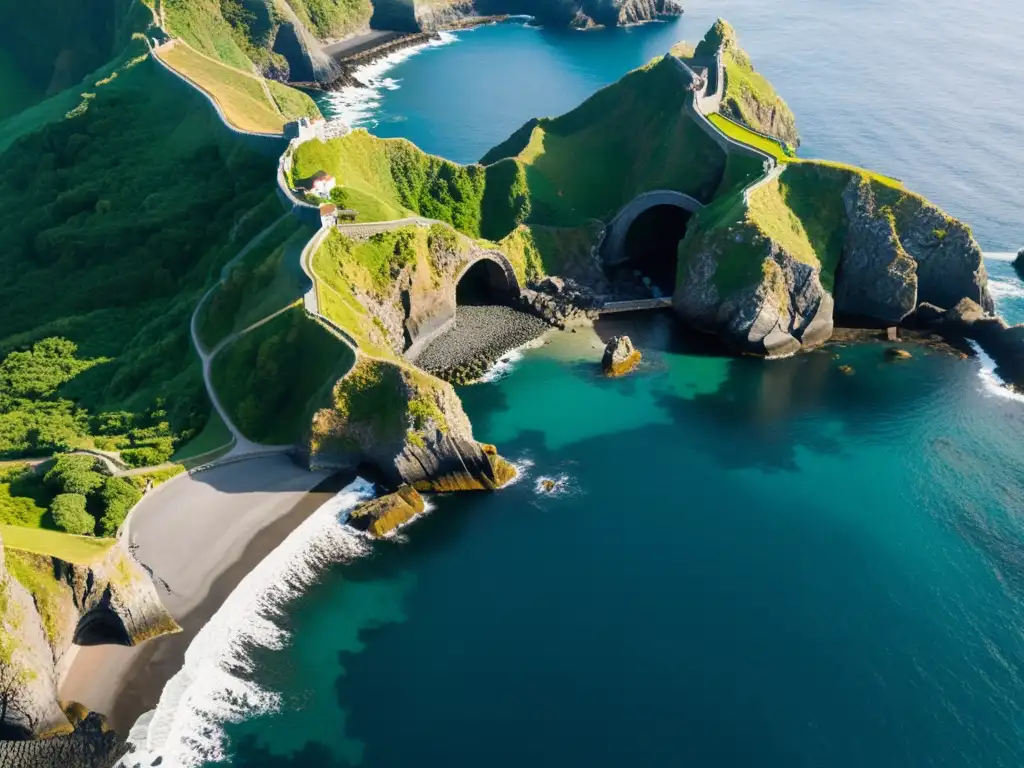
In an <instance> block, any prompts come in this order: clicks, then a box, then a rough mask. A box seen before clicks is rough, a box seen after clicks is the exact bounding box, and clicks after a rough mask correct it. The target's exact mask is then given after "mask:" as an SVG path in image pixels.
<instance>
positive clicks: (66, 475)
mask: <svg viewBox="0 0 1024 768" xmlns="http://www.w3.org/2000/svg"><path fill="white" fill-rule="evenodd" d="M96 467H97V462H96V459H95V458H93V457H92V456H82V455H64V456H58V457H57V460H56V461H55V462H54V464H53V467H51V468H50V470H49V471H48V472H47V473H46V476H45V478H44V480H45V481H46V484H47V485H48V486H49V487H50V488H52V489H53V490H54V492H55V493H58V494H62V493H71V494H81V495H82V496H88V495H89V494H90V493H92V492H93V491H95V490H96V489H97V488H99V487H100V486H101V485H103V480H104V475H102V474H100V473H99V472H98V471H97V469H96Z"/></svg>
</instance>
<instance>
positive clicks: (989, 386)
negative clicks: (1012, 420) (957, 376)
mask: <svg viewBox="0 0 1024 768" xmlns="http://www.w3.org/2000/svg"><path fill="white" fill-rule="evenodd" d="M968 343H969V344H970V345H971V347H973V348H974V351H975V353H977V355H978V362H979V363H980V367H979V369H978V377H979V378H980V379H981V383H982V387H983V388H984V390H985V391H986V392H988V393H989V394H992V395H996V396H998V397H1004V398H1006V399H1007V400H1016V401H1017V402H1018V403H1024V395H1021V394H1018V393H1016V392H1014V391H1013V390H1011V389H1009V388H1008V387H1007V386H1006V382H1005V381H1003V380H1002V379H1001V378H1000V377H999V375H998V374H997V373H996V361H995V360H993V359H992V358H991V357H989V355H988V353H987V352H986V351H985V350H984V349H982V348H981V345H980V344H978V343H977V342H974V341H970V340H968Z"/></svg>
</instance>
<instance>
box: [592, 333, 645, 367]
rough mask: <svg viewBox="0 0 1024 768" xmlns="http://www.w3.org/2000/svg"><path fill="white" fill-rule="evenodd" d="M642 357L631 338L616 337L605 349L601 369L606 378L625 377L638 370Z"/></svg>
mask: <svg viewBox="0 0 1024 768" xmlns="http://www.w3.org/2000/svg"><path fill="white" fill-rule="evenodd" d="M641 357H642V355H641V354H640V350H638V349H636V348H635V347H634V346H633V342H632V341H631V340H630V338H629V336H615V337H614V338H613V339H612V340H611V341H609V342H608V345H607V346H606V347H605V348H604V357H603V358H602V359H601V369H602V370H603V371H604V373H605V375H606V376H624V375H626V374H627V373H629V372H630V371H632V370H633V369H634V368H636V366H637V364H638V363H639V362H640V358H641Z"/></svg>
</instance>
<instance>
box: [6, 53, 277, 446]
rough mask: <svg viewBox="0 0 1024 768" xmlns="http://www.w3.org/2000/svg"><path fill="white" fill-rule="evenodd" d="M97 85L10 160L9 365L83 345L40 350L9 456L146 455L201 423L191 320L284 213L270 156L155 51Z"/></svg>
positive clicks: (19, 398) (15, 411) (202, 402)
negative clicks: (87, 448) (42, 376)
mask: <svg viewBox="0 0 1024 768" xmlns="http://www.w3.org/2000/svg"><path fill="white" fill-rule="evenodd" d="M94 93H95V96H94V97H93V98H91V99H87V100H84V101H82V104H81V107H80V109H79V111H78V114H77V115H76V116H73V117H70V118H66V119H63V120H61V121H59V122H57V123H54V124H51V125H48V126H47V127H45V128H43V129H42V130H40V131H38V132H36V133H33V134H30V135H28V136H26V137H23V138H22V139H20V140H18V141H17V142H15V143H14V144H13V145H12V146H11V147H10V148H9V149H7V150H6V151H5V152H4V153H3V155H2V157H0V161H2V163H3V167H4V169H5V173H4V174H3V175H2V176H0V232H2V233H3V240H4V244H5V248H4V249H2V250H0V271H2V273H3V274H4V275H5V278H6V279H5V280H4V281H3V282H2V284H0V361H4V362H3V363H0V367H2V366H3V365H4V364H9V363H10V361H11V359H12V358H11V356H10V355H11V353H14V352H17V351H19V350H28V349H30V348H31V346H32V345H33V344H34V343H35V342H37V341H39V340H41V339H46V338H52V337H61V338H64V339H67V340H69V341H70V342H72V343H73V345H77V348H75V347H74V346H71V347H69V348H67V350H66V351H62V352H61V353H60V354H59V355H56V356H53V355H51V356H50V357H48V358H45V359H43V358H41V359H40V360H41V362H40V363H39V365H38V366H37V368H39V370H40V371H44V372H45V371H51V370H52V371H53V375H50V380H52V381H53V385H52V386H48V387H46V388H39V387H34V386H27V387H22V388H20V389H17V390H7V391H5V393H4V396H3V397H0V456H19V455H47V454H48V453H49V452H52V451H53V450H59V449H66V448H69V447H76V446H79V445H92V444H102V445H103V446H105V447H106V448H108V449H123V450H129V449H134V448H143V447H147V446H149V447H155V448H156V449H157V450H156V451H155V453H154V452H152V451H150V452H148V453H140V454H139V456H138V460H139V461H141V462H142V463H147V462H148V460H149V459H156V460H157V461H162V460H164V459H165V458H166V457H167V456H168V455H170V452H171V451H172V450H173V449H174V447H176V446H178V445H181V444H183V443H184V442H186V441H187V440H188V439H189V438H190V437H191V436H193V435H195V434H197V433H198V432H199V431H201V430H202V427H203V425H204V423H205V421H206V419H207V415H208V410H209V407H208V403H207V400H206V395H205V392H204V389H203V385H202V378H201V375H200V370H199V363H198V360H197V359H196V357H195V355H194V353H193V351H192V349H191V344H190V340H189V337H188V320H189V317H190V315H191V312H192V309H193V308H194V306H195V304H196V302H197V301H198V299H199V297H200V296H201V295H202V292H203V290H204V287H205V286H206V285H208V284H209V282H210V280H211V279H212V278H213V276H215V275H217V274H218V272H219V269H220V265H221V264H223V263H224V262H225V261H227V260H228V259H229V258H230V257H231V256H232V255H234V254H235V253H236V252H237V251H238V250H239V249H240V248H241V247H242V246H244V244H245V243H246V242H247V241H248V239H249V238H251V237H252V235H254V234H255V233H256V232H258V231H260V230H261V229H263V228H264V227H265V226H266V225H267V224H269V223H270V222H271V221H273V220H274V219H276V218H277V217H278V216H279V215H280V213H281V209H280V206H279V203H278V202H277V200H276V197H275V196H274V194H273V190H272V189H271V188H270V187H269V186H268V184H267V183H266V179H268V178H272V177H273V167H274V158H273V157H267V156H264V155H262V154H258V153H255V152H254V151H252V150H250V149H248V148H247V147H246V145H245V144H244V143H242V142H241V141H240V140H238V139H235V138H233V136H232V134H230V133H229V132H227V131H225V130H224V129H223V126H222V125H221V124H220V122H219V121H218V120H217V118H216V116H215V115H214V113H213V112H212V111H211V110H210V108H209V104H207V103H206V102H205V100H204V99H203V97H202V96H201V95H200V94H198V93H195V92H191V91H186V90H183V89H182V87H181V84H180V83H178V82H176V81H174V80H173V79H172V78H170V77H169V76H168V75H167V73H165V72H162V71H159V70H158V69H157V66H156V65H155V64H154V63H153V62H151V61H142V62H141V63H140V64H138V65H136V66H134V67H132V68H130V69H127V70H123V71H121V72H120V73H119V76H118V77H116V78H115V79H113V80H111V81H110V82H108V83H106V84H104V85H102V86H101V87H98V88H96V90H95V91H94ZM172 103H173V104H174V105H175V109H173V110H169V109H168V108H167V105H168V104H172ZM62 349H64V348H62ZM19 365H21V364H20V363H19ZM33 375H35V374H33ZM48 375H49V374H48Z"/></svg>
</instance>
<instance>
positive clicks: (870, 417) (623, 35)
mask: <svg viewBox="0 0 1024 768" xmlns="http://www.w3.org/2000/svg"><path fill="white" fill-rule="evenodd" d="M892 6H893V4H890V3H883V2H881V1H880V0H855V1H854V2H847V3H841V2H838V0H831V1H830V2H824V3H817V4H815V5H814V6H813V8H812V7H811V6H810V5H809V4H807V3H798V2H793V1H792V0H788V1H787V2H784V3H776V4H765V3H763V2H754V0H737V1H735V2H728V1H727V2H723V3H720V4H718V5H715V6H709V7H707V8H704V7H700V6H694V7H689V8H688V14H687V16H686V17H684V18H683V19H682V20H680V21H679V22H675V23H672V24H658V25H650V26H647V27H643V28H637V29H630V30H619V31H613V32H607V33H599V34H569V33H555V32H550V31H545V30H535V29H526V28H523V27H521V26H516V25H504V26H497V27H487V28H482V29H478V30H474V31H471V32H460V33H458V35H457V37H458V38H459V40H458V42H454V43H451V44H447V45H443V46H439V47H435V48H432V49H430V50H427V51H424V52H421V53H417V54H415V55H412V56H411V57H408V58H407V59H406V60H405V61H404V63H401V64H399V65H398V66H396V67H395V68H393V69H392V70H390V71H389V72H383V73H380V74H379V75H378V77H379V78H390V80H389V82H388V83H387V87H384V88H382V89H381V90H380V92H379V98H378V103H377V104H376V105H375V106H373V109H372V111H373V114H371V115H367V116H366V117H365V118H364V119H366V120H367V122H368V124H369V125H371V127H372V128H373V130H374V131H375V132H377V133H379V134H381V135H391V136H393V135H402V136H407V137H408V138H410V139H412V140H413V141H416V142H417V143H418V144H420V145H421V146H422V147H423V148H424V149H426V150H428V151H431V152H436V153H440V154H443V155H446V156H448V157H451V158H453V159H456V160H460V161H471V160H474V159H476V158H478V157H479V156H480V155H481V154H483V152H484V151H486V149H488V148H489V147H490V146H491V145H493V144H494V143H496V142H498V141H500V140H501V139H503V138H504V137H505V136H507V135H508V133H510V132H511V131H512V130H514V129H515V128H517V127H518V126H519V125H520V124H521V123H522V122H523V121H524V120H525V119H526V118H528V117H530V116H532V115H535V114H555V113H558V112H562V111H564V110H566V109H568V108H571V107H572V106H573V105H574V104H575V103H577V102H578V101H580V100H581V98H583V97H585V96H586V95H588V94H589V93H590V92H592V91H593V90H594V89H595V88H596V87H599V86H600V85H602V84H605V83H608V82H611V81H613V80H615V79H616V78H618V77H619V76H620V75H621V74H622V73H623V72H624V71H626V70H627V69H629V68H631V67H633V66H637V65H639V64H641V63H643V62H644V61H646V60H648V59H649V58H650V57H652V56H654V55H656V54H658V53H661V52H663V51H664V50H665V49H666V48H667V47H668V45H669V44H670V43H671V42H673V41H675V40H676V39H678V38H684V37H688V38H690V39H695V38H696V37H697V36H699V35H700V34H702V33H703V31H704V29H706V27H707V26H708V25H709V24H710V22H711V21H712V20H713V18H714V16H715V15H716V14H721V15H723V16H726V17H728V18H729V19H730V20H731V21H733V22H734V23H735V24H736V25H737V27H738V28H739V30H740V33H741V35H742V39H743V42H744V44H745V45H746V46H747V48H748V49H749V50H750V51H751V53H752V54H753V56H754V59H755V62H756V64H757V66H758V67H759V68H760V69H761V70H762V71H764V72H765V73H766V74H768V75H769V77H771V79H772V80H773V81H774V82H775V84H776V86H777V87H778V88H779V90H780V92H781V93H782V94H783V95H784V96H785V97H786V98H787V100H788V101H789V103H790V104H791V105H792V106H793V108H794V110H795V112H796V114H797V118H798V123H799V125H800V127H801V130H802V132H803V135H804V150H803V151H804V153H805V154H807V155H821V156H829V157H835V158H839V159H843V160H848V161H852V162H857V163H861V164H866V165H869V166H872V167H875V168H878V169H879V170H882V171H884V172H887V173H891V174H893V175H896V176H899V177H901V178H903V179H904V180H905V181H906V182H907V183H908V184H909V185H910V186H911V187H913V188H914V189H917V190H918V191H920V192H922V193H924V194H927V195H929V196H930V197H932V198H933V199H935V200H936V202H938V203H940V204H941V205H943V206H945V207H947V208H948V209H949V210H950V212H951V213H953V214H955V215H958V216H961V217H963V218H965V219H966V220H967V221H968V222H969V223H970V224H971V225H972V226H973V227H974V230H975V233H976V235H977V236H978V238H979V241H980V242H981V243H982V244H983V246H984V247H985V248H986V249H987V250H991V251H1001V252H1008V251H1011V250H1015V249H1016V248H1017V247H1019V246H1020V245H1024V242H1022V241H1024V233H1021V232H1020V231H1019V229H1020V224H1021V217H1020V213H1019V212H1020V210H1022V209H1024V189H1022V187H1021V185H1020V184H1019V183H1017V177H1018V175H1019V173H1020V171H1021V169H1022V167H1024V136H1022V130H1024V129H1022V128H1021V127H1020V125H1019V124H1018V123H1019V121H1018V120H1016V119H1014V118H1013V116H1014V115H1016V114H1019V105H1020V104H1021V103H1024V94H1022V91H1021V88H1022V86H1021V80H1020V78H1019V74H1020V72H1019V67H1020V65H1019V57H1018V56H1017V55H1016V48H1017V44H1016V42H1015V41H1016V40H1017V39H1018V38H1019V36H1020V32H1021V31H1022V29H1021V14H1022V11H1021V9H1020V8H1019V7H1018V4H1017V3H1011V2H1008V0H998V1H997V2H990V3H986V4H985V8H984V9H981V10H979V9H977V8H968V7H964V6H962V5H957V4H953V3H952V2H951V0H939V1H938V2H930V3H926V2H923V1H922V0H908V2H903V3H900V4H898V7H892ZM538 83H541V84H543V86H544V87H538V85H537V84H538ZM348 108H349V109H351V108H352V105H351V104H350V105H349V107H348ZM989 271H990V274H991V276H992V278H993V283H992V287H993V293H994V295H995V296H996V299H997V303H998V305H999V308H1000V311H1002V312H1003V313H1004V315H1005V316H1006V317H1007V318H1008V319H1010V320H1011V321H1013V322H1018V321H1024V285H1022V283H1021V282H1020V280H1019V279H1018V278H1017V277H1016V275H1015V273H1014V272H1013V269H1012V266H1011V265H1010V263H1009V261H1007V260H1006V257H1001V258H992V259H990V260H989ZM599 330H600V332H601V334H602V336H604V337H607V336H609V335H611V334H613V333H616V332H620V331H626V332H628V333H629V334H630V335H631V336H632V338H633V339H634V341H635V342H636V343H637V345H638V347H639V348H640V349H642V350H643V352H644V355H645V359H644V363H643V365H642V367H641V368H640V369H639V370H638V371H637V372H636V373H635V374H633V375H630V376H628V377H626V378H623V379H619V380H614V381H610V380H606V379H603V378H601V377H600V376H599V375H598V374H597V362H598V360H599V359H600V346H601V345H600V342H599V340H597V339H596V338H594V337H592V336H590V335H587V334H582V333H579V334H556V335H555V336H553V337H550V343H549V344H547V345H545V346H543V347H540V348H535V349H530V350H526V351H523V352H520V353H517V354H515V355H512V356H510V358H509V360H508V361H507V363H506V364H505V365H504V366H503V368H502V373H501V375H498V376H495V377H493V380H492V381H490V382H489V383H485V384H481V385H477V386H474V387H470V388H466V389H464V390H461V391H460V394H461V396H462V398H463V401H464V403H465V407H466V410H467V412H468V414H469V416H470V418H471V419H472V421H473V424H474V428H475V433H476V436H477V437H478V438H479V439H481V440H484V441H487V442H494V443H497V444H498V445H499V446H500V448H501V450H502V452H503V454H504V455H506V456H508V457H509V458H511V459H513V460H515V461H517V463H518V464H519V466H521V467H522V468H523V475H522V477H521V479H520V481H519V482H517V483H516V484H515V485H513V486H511V487H510V488H508V489H506V490H503V491H502V492H500V493H497V494H488V495H484V494H480V495H454V496H442V497H438V498H435V499H434V509H433V511H432V513H431V514H430V515H429V516H428V517H426V518H425V519H423V520H420V521H418V522H417V523H416V524H415V525H413V526H411V527H409V528H408V529H406V530H405V531H403V532H402V534H401V535H400V536H398V537H396V538H395V539H393V540H390V541H387V542H382V543H377V544H374V545H373V546H372V547H370V546H367V544H366V542H365V541H362V540H359V541H358V542H355V543H354V540H352V541H349V540H346V543H345V546H344V547H342V549H344V550H345V551H347V552H357V553H364V556H362V557H361V558H358V559H355V560H354V561H353V562H350V563H349V564H347V565H345V566H335V567H328V568H325V569H324V570H322V572H321V575H320V577H319V579H318V580H316V581H315V583H313V584H311V585H309V586H308V587H307V586H305V580H302V583H301V584H300V585H299V587H300V588H297V589H296V590H293V592H295V593H297V592H302V594H301V596H300V597H298V598H296V599H293V600H292V601H291V602H286V603H275V604H274V605H275V606H276V607H275V611H278V613H277V614H276V621H277V623H278V624H279V625H280V626H281V627H282V628H283V630H284V631H285V633H286V634H285V635H278V634H275V633H269V634H270V635H271V636H272V638H273V642H262V641H261V640H260V636H259V635H251V636H246V637H243V638H242V640H243V642H242V643H241V645H238V646H236V647H233V648H232V649H231V650H232V653H236V654H237V655H236V656H230V655H229V654H224V653H215V654H214V655H215V656H216V657H217V658H222V659H223V658H235V659H238V660H239V661H240V662H241V667H240V668H239V669H238V670H237V671H238V672H239V674H240V676H241V677H243V678H245V679H246V680H248V681H249V682H251V683H252V684H253V685H254V686H255V688H251V689H250V688H246V687H245V686H237V685H235V686H233V689H234V690H237V691H241V692H242V693H246V692H248V694H247V695H249V697H250V699H251V701H248V702H245V701H233V702H232V706H233V707H234V709H231V710H230V711H233V712H235V713H236V715H238V714H239V713H242V716H241V720H242V721H241V722H228V723H226V724H224V725H223V730H221V729H220V728H218V727H216V726H215V724H216V723H217V722H218V721H223V720H224V719H225V717H224V716H223V715H222V714H218V713H223V712H225V711H228V710H227V708H226V707H224V706H222V705H223V702H222V701H220V700H219V699H217V697H216V696H213V695H211V694H210V693H209V691H208V689H207V688H199V689H197V690H198V692H199V694H200V695H199V696H198V697H197V699H196V700H195V701H193V702H192V703H191V705H190V706H191V707H192V709H188V707H182V710H183V711H184V712H185V714H186V715H187V716H188V717H191V716H192V714H194V710H203V709H204V708H205V709H206V710H207V711H208V712H209V713H211V715H210V716H209V717H206V718H205V720H192V721H185V722H200V721H203V722H207V723H212V724H214V725H213V726H212V727H211V729H210V730H208V731H205V732H204V734H203V739H204V743H203V744H199V745H193V747H187V746H186V748H184V749H183V750H182V752H181V753H180V754H184V753H186V752H188V749H192V751H191V753H190V754H191V757H190V758H188V759H183V762H186V763H187V762H189V760H191V761H192V763H193V764H197V763H201V762H202V755H203V754H210V753H209V752H208V751H207V752H204V750H208V749H210V745H211V744H220V745H221V746H222V747H223V748H224V750H225V752H226V754H227V755H228V758H227V761H226V762H228V763H230V764H232V765H236V766H270V765H274V766H286V765H292V766H312V765H317V766H334V765H337V766H342V765H345V766H347V765H360V766H363V768H375V767H376V766H388V767H389V768H390V767H392V766H406V765H429V766H432V765H446V766H452V767H457V766H467V768H468V767H469V766H473V767H474V768H475V767H476V766H479V765H488V766H499V767H500V766H506V765H507V766H522V765H532V766H547V765H551V766H555V765H559V766H565V765H587V766H622V765H632V766H659V767H660V766H664V765H691V766H716V767H718V766H750V765H762V766H779V767H780V768H781V767H783V766H785V768H792V767H794V766H828V767H829V768H854V767H855V766H856V767H859V766H866V765H871V766H880V767H885V766H893V768H896V767H897V766H899V767H900V768H903V767H904V766H910V765H913V766H957V768H959V767H961V766H979V767H981V766H984V767H985V768H1000V767H1002V766H1006V767H1009V766H1013V767H1014V768H1016V767H1017V766H1020V765H1021V764H1024V743H1022V737H1021V733H1022V727H1024V687H1022V685H1021V680H1020V675H1021V670H1022V669H1024V647H1022V645H1021V642H1020V638H1021V635H1022V633H1024V610H1022V606H1024V603H1022V600H1021V590H1022V589H1024V546H1022V543H1021V542H1022V534H1024V530H1022V526H1024V521H1022V519H1021V514H1022V510H1024V453H1022V451H1021V450H1020V448H1021V445H1022V444H1024V443H1022V439H1024V403H1022V402H1021V400H1020V398H1016V399H1015V398H1011V397H1006V396H1003V395H1002V394H999V393H998V391H997V390H996V389H995V388H994V386H993V384H994V382H993V380H992V377H991V375H990V374H989V375H987V376H983V375H979V371H982V370H983V365H982V364H979V362H978V361H976V360H967V361H964V360H959V359H954V358H951V357H945V356H942V355H939V354H936V353H933V352H931V351H930V350H927V349H921V348H916V347H911V349H912V351H913V353H914V358H913V359H912V360H910V361H905V362H900V363H886V362H885V361H884V358H883V352H882V345H880V344H866V345H860V346H856V347H849V348H834V349H831V350H828V351H825V352H821V353H815V354H810V355H804V356H800V357H796V358H793V359H790V360H783V361H773V362H770V363H766V362H763V361H758V360H751V359H729V358H723V357H717V356H713V355H709V354H708V353H707V350H706V349H703V348H702V347H701V345H700V343H699V341H698V340H694V339H691V338H687V337H684V336H683V335H682V334H681V332H680V331H679V330H678V329H676V328H675V327H674V326H673V324H672V323H671V321H670V319H669V318H668V317H666V316H663V315H649V316H647V317H644V318H628V317H627V318H624V319H620V320H619V321H617V323H615V324H608V323H605V324H603V325H602V326H601V327H600V329H599ZM836 354H838V355H839V357H838V358H835V357H833V355H836ZM840 365H850V366H852V367H853V369H854V373H853V375H852V376H848V375H844V374H843V373H842V372H840V371H839V370H838V366H840ZM544 478H547V479H550V480H552V481H554V482H555V486H554V488H555V490H554V491H553V492H545V491H544V490H543V488H544V485H543V484H542V483H541V482H540V481H541V480H542V479H544ZM335 506H336V507H338V508H339V509H341V508H343V507H344V505H338V504H336V505H335ZM327 530H329V531H331V532H332V535H334V533H335V532H336V531H335V528H333V527H331V526H328V527H327ZM282 645H283V647H280V646H282ZM248 665H251V670H252V671H251V672H249V673H246V672H245V670H244V669H243V667H246V666H248ZM204 696H205V697H206V698H205V699H204V698H203V697H204ZM266 696H269V698H265V697H266ZM268 703H269V704H276V707H277V708H276V711H270V710H273V709H274V707H267V706H264V705H266V704H268ZM245 713H248V714H245ZM235 719H238V718H235ZM225 736H226V737H227V740H226V741H224V742H223V743H222V742H221V739H222V738H223V737H225ZM164 764H165V765H167V764H168V763H167V762H165V763H164Z"/></svg>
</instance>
